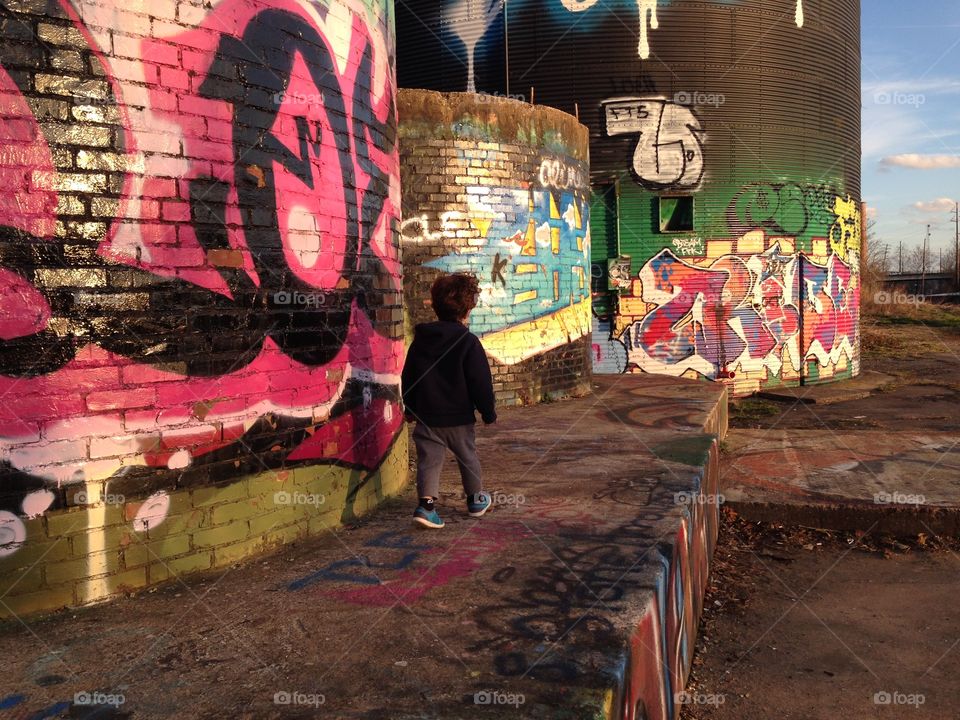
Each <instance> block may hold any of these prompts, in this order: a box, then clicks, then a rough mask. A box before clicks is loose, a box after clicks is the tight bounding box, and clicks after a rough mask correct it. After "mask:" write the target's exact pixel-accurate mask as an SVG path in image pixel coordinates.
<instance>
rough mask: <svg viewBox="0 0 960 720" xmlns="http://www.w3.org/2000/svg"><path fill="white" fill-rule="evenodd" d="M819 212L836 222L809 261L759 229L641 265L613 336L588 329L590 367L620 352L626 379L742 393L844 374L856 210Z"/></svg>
mask: <svg viewBox="0 0 960 720" xmlns="http://www.w3.org/2000/svg"><path fill="white" fill-rule="evenodd" d="M808 192H811V193H812V192H815V190H814V189H809V190H808ZM801 197H803V195H801ZM823 202H825V203H827V202H829V203H830V204H829V205H824V206H823V207H824V208H827V207H829V208H833V209H834V210H835V212H834V214H833V222H831V223H828V224H827V225H821V226H820V229H821V230H823V229H824V228H828V229H829V231H830V234H829V235H828V236H827V235H825V236H823V237H819V238H817V237H814V238H813V239H812V240H811V245H810V251H802V252H800V251H798V246H799V243H800V240H799V239H798V238H797V237H783V236H776V235H770V234H768V233H767V232H765V231H764V230H762V229H756V230H753V231H751V232H749V233H747V234H745V235H742V236H740V237H739V238H736V239H733V240H719V239H710V240H707V241H706V242H705V243H703V245H702V250H701V247H700V246H699V245H698V246H696V247H694V246H687V248H686V249H688V250H693V251H694V252H687V253H684V252H682V251H680V250H678V249H677V248H676V247H674V248H672V249H671V248H669V247H668V248H664V249H662V250H660V251H659V252H658V253H656V254H655V255H654V256H653V257H651V258H649V259H648V260H646V261H645V262H644V263H643V265H642V266H641V268H640V270H639V272H638V273H637V275H636V276H635V279H634V281H633V283H632V285H631V287H630V288H629V289H627V290H624V291H622V292H621V294H620V298H619V300H620V307H619V313H618V314H617V316H616V324H615V327H611V325H610V323H609V322H608V321H600V320H599V319H598V320H595V326H594V327H595V333H596V335H601V337H600V338H598V337H596V336H595V338H594V346H595V348H598V351H597V362H596V363H595V368H597V367H598V365H599V366H600V367H601V368H602V369H601V370H600V371H602V372H609V371H610V370H611V369H612V368H614V367H617V366H618V364H617V363H616V360H615V358H616V357H617V356H618V355H622V354H623V352H625V353H626V355H627V358H628V359H627V363H626V366H627V370H630V369H633V370H640V371H644V372H655V373H663V374H669V375H684V376H689V377H705V378H712V379H722V380H728V381H731V382H733V384H734V387H735V390H736V391H738V392H740V393H743V392H752V391H755V390H757V389H759V388H760V387H761V386H762V385H764V384H767V383H769V382H770V380H771V379H772V378H775V379H776V380H777V381H778V382H791V381H798V380H799V379H800V377H801V374H802V373H805V374H806V376H809V374H810V373H816V377H817V378H819V379H826V378H828V377H831V376H838V375H842V374H843V373H848V372H852V371H853V370H854V368H855V367H856V366H857V364H858V362H859V360H858V352H857V345H858V340H857V333H858V330H857V328H858V321H859V297H860V294H859V283H860V276H859V242H860V238H859V227H860V223H861V217H860V208H859V205H858V204H857V203H855V202H853V201H852V200H850V199H849V198H842V197H839V196H835V197H833V198H830V199H829V200H828V199H827V198H824V200H823ZM796 211H797V215H796V216H795V220H796V223H795V224H794V226H793V227H794V229H797V230H806V229H807V227H808V226H807V225H806V224H804V223H801V222H800V220H799V219H800V218H801V217H802V216H803V215H804V213H806V212H808V210H807V209H806V208H805V207H804V206H803V205H802V204H799V203H798V204H797V208H796ZM817 213H819V209H817ZM771 217H772V215H771ZM811 227H812V226H811ZM853 228H857V229H856V230H853ZM778 229H782V228H778ZM837 249H841V250H843V251H844V252H843V254H838V252H837ZM608 327H609V328H611V329H610V332H609V333H607V334H606V336H605V337H606V338H607V339H606V340H603V339H602V333H603V330H605V329H606V328H608ZM617 344H620V345H621V346H622V348H623V350H622V351H621V350H620V349H619V348H617ZM599 348H604V350H603V352H602V353H601V352H600V350H599ZM613 348H616V349H613ZM807 363H815V367H808V366H807Z"/></svg>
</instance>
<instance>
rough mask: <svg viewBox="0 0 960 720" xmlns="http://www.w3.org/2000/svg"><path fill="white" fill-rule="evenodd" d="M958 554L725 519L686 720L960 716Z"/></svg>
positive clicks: (922, 540)
mask: <svg viewBox="0 0 960 720" xmlns="http://www.w3.org/2000/svg"><path fill="white" fill-rule="evenodd" d="M958 551H960V544H958V543H957V542H956V541H954V540H949V539H943V538H938V537H933V536H930V535H923V536H918V537H916V538H913V539H912V540H909V541H903V540H896V539H893V538H888V537H878V536H873V535H870V534H848V533H835V532H828V531H824V530H816V529H813V528H803V527H789V526H782V525H766V524H762V523H748V522H746V521H744V520H743V519H741V518H739V517H737V516H736V515H735V514H734V513H732V512H731V511H729V510H726V511H725V512H724V518H723V522H722V525H721V529H720V540H719V543H718V547H717V551H716V554H715V557H714V564H713V569H712V577H711V582H710V586H709V588H708V591H707V598H706V603H705V607H706V609H705V611H704V616H703V619H702V621H701V626H700V634H699V638H698V641H697V649H696V656H695V658H694V669H693V673H692V676H691V680H690V682H689V684H688V687H687V694H686V696H685V699H687V700H688V701H689V702H688V703H687V704H685V705H684V709H683V712H682V714H681V718H682V720H714V719H723V718H730V719H732V720H768V719H769V718H770V717H772V716H775V717H777V718H804V720H807V719H808V718H828V717H842V718H845V719H858V718H916V719H917V720H928V719H929V720H934V719H936V720H942V719H943V718H948V717H955V716H956V712H955V708H956V707H957V705H958V703H960V685H958V684H957V683H956V682H955V681H954V678H955V677H956V676H957V673H958V672H960V633H958V630H957V627H958V626H957V616H958V611H957V610H956V603H955V602H954V598H955V597H956V595H957V592H958V591H960V576H958V574H957V570H958V569H960V555H958Z"/></svg>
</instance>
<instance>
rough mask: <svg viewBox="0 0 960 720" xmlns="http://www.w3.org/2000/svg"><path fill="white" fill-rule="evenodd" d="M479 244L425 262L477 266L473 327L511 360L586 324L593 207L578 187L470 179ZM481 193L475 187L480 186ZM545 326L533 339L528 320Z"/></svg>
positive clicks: (580, 332)
mask: <svg viewBox="0 0 960 720" xmlns="http://www.w3.org/2000/svg"><path fill="white" fill-rule="evenodd" d="M466 190H467V194H468V197H469V198H470V202H469V210H468V211H467V213H465V215H466V217H467V219H468V221H469V222H470V224H471V225H472V226H473V227H474V228H476V230H477V232H478V234H479V237H480V239H482V240H484V241H486V242H485V243H483V244H480V245H471V246H468V247H467V248H463V247H460V248H457V249H456V250H455V251H454V252H453V253H451V254H448V255H445V256H444V257H442V258H438V259H437V260H432V261H430V262H428V263H427V264H426V265H427V267H432V268H436V269H438V270H442V271H443V272H462V271H464V270H468V271H472V272H475V273H476V274H477V276H478V278H479V279H480V281H481V284H480V287H481V292H482V293H483V294H482V297H481V303H480V305H479V306H478V307H477V308H476V309H475V310H474V311H473V314H472V315H471V318H470V327H471V328H473V329H474V331H475V332H477V333H479V336H480V339H481V341H482V342H483V344H484V347H485V348H486V350H487V352H488V353H490V354H491V355H493V356H494V357H495V358H496V359H497V360H499V361H500V362H502V363H505V364H508V365H509V364H515V363H517V362H520V361H522V360H525V359H527V358H528V357H531V356H533V355H535V354H538V353H540V352H543V351H544V350H547V349H549V348H550V347H551V346H552V347H556V346H557V345H561V344H565V343H567V342H569V341H570V340H571V339H574V340H575V339H577V338H580V337H583V336H584V335H585V334H586V333H587V332H589V327H590V325H589V312H590V311H589V299H590V288H589V276H588V273H589V264H590V239H589V229H588V228H589V225H588V223H589V217H590V208H589V206H588V205H587V203H586V201H585V199H584V197H583V194H582V193H581V194H579V196H577V195H575V194H573V193H570V192H558V191H551V190H549V189H544V190H535V189H533V188H512V187H493V188H481V187H473V188H471V187H468V188H466ZM478 190H479V191H481V192H482V194H474V193H476V192H477V191H478ZM534 322H536V323H539V326H540V327H542V328H544V332H543V333H542V336H541V338H540V339H539V341H538V342H533V343H531V342H529V338H527V337H526V335H527V333H528V332H529V330H530V328H529V325H530V323H534Z"/></svg>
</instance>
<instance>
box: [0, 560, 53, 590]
mask: <svg viewBox="0 0 960 720" xmlns="http://www.w3.org/2000/svg"><path fill="white" fill-rule="evenodd" d="M45 584H46V583H45V582H44V580H43V566H42V565H34V566H33V567H32V568H22V569H20V570H14V571H13V572H11V573H4V574H2V575H0V598H5V597H10V596H13V595H23V594H25V593H31V592H34V591H35V590H39V589H40V588H41V587H43V586H44V585H45Z"/></svg>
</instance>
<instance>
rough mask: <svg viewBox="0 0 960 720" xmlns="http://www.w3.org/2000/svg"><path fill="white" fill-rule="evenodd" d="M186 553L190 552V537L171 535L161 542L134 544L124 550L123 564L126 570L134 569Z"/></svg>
mask: <svg viewBox="0 0 960 720" xmlns="http://www.w3.org/2000/svg"><path fill="white" fill-rule="evenodd" d="M188 552H190V535H189V534H188V533H183V534H182V535H173V536H171V537H168V538H164V539H162V540H152V541H149V542H134V543H133V544H132V545H128V546H127V547H126V548H125V549H124V551H123V564H124V567H126V568H134V567H138V566H140V565H149V564H150V563H154V562H157V561H158V560H164V559H167V558H172V557H177V556H178V555H185V554H186V553H188Z"/></svg>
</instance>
